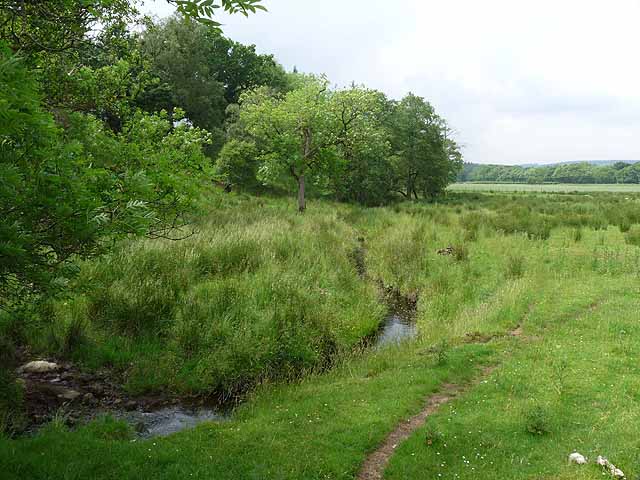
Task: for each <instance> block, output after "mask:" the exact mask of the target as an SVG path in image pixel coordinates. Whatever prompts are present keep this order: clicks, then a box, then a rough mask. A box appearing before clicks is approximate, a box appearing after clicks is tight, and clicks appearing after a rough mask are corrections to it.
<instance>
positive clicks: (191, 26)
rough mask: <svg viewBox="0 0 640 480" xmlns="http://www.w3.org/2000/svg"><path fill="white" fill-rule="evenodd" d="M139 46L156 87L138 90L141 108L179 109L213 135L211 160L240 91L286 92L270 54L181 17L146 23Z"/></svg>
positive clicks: (283, 80) (149, 109)
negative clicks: (230, 105)
mask: <svg viewBox="0 0 640 480" xmlns="http://www.w3.org/2000/svg"><path fill="white" fill-rule="evenodd" d="M140 48H141V50H142V54H143V57H144V58H145V59H146V61H148V62H149V64H150V66H151V67H150V69H151V71H152V72H153V74H155V75H156V76H157V77H158V78H159V79H160V83H159V84H158V85H157V86H155V87H153V88H147V89H145V90H144V91H143V92H141V94H140V95H139V104H140V105H141V106H143V107H144V108H145V109H146V110H148V111H157V110H160V109H165V110H167V111H172V110H173V108H175V107H176V106H179V107H181V108H183V109H184V110H185V112H186V116H187V118H188V119H189V121H191V122H192V123H193V124H194V125H196V126H198V127H200V128H203V129H206V130H207V131H209V132H211V133H212V135H213V137H214V138H213V140H214V141H213V146H212V147H211V148H210V149H209V150H208V153H209V155H210V156H211V157H215V155H216V154H217V152H218V151H219V150H220V148H221V147H222V144H223V142H224V135H223V125H224V121H225V110H226V108H227V106H228V105H229V104H231V103H235V102H237V101H238V98H239V95H240V94H241V93H242V92H243V91H246V90H248V89H250V88H254V87H257V86H261V85H265V86H268V87H269V88H272V89H274V90H275V91H280V90H284V89H286V88H287V80H286V75H285V72H284V69H283V68H282V67H281V66H280V65H279V64H278V63H277V62H276V61H275V60H274V58H273V56H271V55H259V54H257V53H256V51H255V46H245V45H242V44H240V43H238V42H234V41H232V40H230V39H228V38H226V37H224V36H223V35H222V34H221V33H220V32H219V31H218V29H216V28H212V27H211V26H208V25H203V24H201V23H195V22H190V21H188V19H184V18H181V17H176V16H174V17H171V18H169V19H167V20H165V21H163V22H161V23H159V24H158V25H153V24H148V25H147V29H146V31H145V32H144V33H143V35H142V38H141V41H140Z"/></svg>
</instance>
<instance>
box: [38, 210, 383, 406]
mask: <svg viewBox="0 0 640 480" xmlns="http://www.w3.org/2000/svg"><path fill="white" fill-rule="evenodd" d="M214 215H215V216H213V217H212V218H210V219H207V220H205V221H203V222H202V223H201V224H200V225H198V231H199V232H198V234H197V235H195V236H193V237H192V238H190V239H188V240H184V241H180V242H172V241H167V240H148V241H137V242H132V243H128V244H125V245H122V246H121V247H120V248H119V249H118V250H117V251H116V252H114V253H113V254H112V255H110V256H108V257H106V258H104V259H102V260H100V261H97V262H92V263H89V264H86V265H84V267H83V270H82V274H81V277H80V279H79V280H78V286H79V287H80V286H82V287H83V290H84V291H85V292H84V293H83V294H81V295H77V296H76V297H75V298H73V299H71V300H69V301H66V302H64V303H59V304H57V305H56V308H55V311H56V320H55V322H54V325H55V328H56V331H57V332H58V334H57V335H55V336H54V337H53V340H52V341H51V343H52V347H53V348H55V350H57V351H59V352H63V351H64V352H69V351H75V354H76V355H79V356H80V357H82V355H83V354H84V355H85V356H86V358H85V360H87V361H89V362H91V363H92V364H94V365H96V366H97V365H100V364H114V366H115V367H119V368H122V369H125V368H127V369H128V375H127V378H128V379H129V387H130V388H131V389H132V390H134V391H144V390H155V389H165V388H168V389H172V390H177V391H182V392H191V393H208V394H218V395H221V396H223V397H225V398H228V397H231V396H234V395H237V394H239V393H241V392H244V391H246V390H248V389H250V388H251V387H252V386H253V385H255V384H257V383H259V382H263V381H271V380H280V379H291V378H296V377H297V376H300V375H301V374H302V373H304V372H305V371H308V370H312V369H318V368H320V369H322V368H324V367H326V366H328V365H330V364H331V362H332V359H333V357H334V356H335V355H336V354H337V353H338V352H340V351H344V350H348V349H350V348H352V347H353V346H355V345H356V344H358V342H360V340H361V338H363V337H366V336H367V335H370V334H371V333H372V332H373V331H375V330H376V329H377V327H378V325H379V323H380V321H381V319H382V317H383V315H384V306H383V305H382V304H381V302H380V300H379V298H378V296H377V293H376V290H375V288H374V287H373V286H372V285H370V284H368V283H366V282H363V281H362V279H361V278H360V277H359V275H358V272H357V269H356V265H355V264H354V262H353V261H352V258H351V255H350V254H351V252H352V251H353V250H354V249H355V248H356V247H357V245H358V241H357V232H356V231H355V230H353V228H351V227H350V226H349V225H347V224H346V223H345V222H344V221H342V220H340V219H339V218H338V215H337V213H336V209H334V208H333V207H332V206H329V205H326V206H321V207H318V208H316V209H314V208H311V209H310V211H309V212H308V214H307V215H305V216H300V215H299V214H297V213H295V212H293V211H289V210H288V209H286V208H284V207H283V202H282V203H280V202H278V201H273V202H272V203H271V205H269V206H268V207H264V206H261V205H260V204H251V203H245V204H242V208H235V207H231V208H230V209H228V210H222V211H217V212H216V213H215V214H214ZM85 323H86V325H87V329H86V330H87V332H88V336H89V338H88V339H86V340H84V339H83V342H82V343H88V342H91V345H89V346H87V348H80V345H79V343H78V344H77V345H76V344H74V342H75V341H76V340H78V339H79V338H81V335H79V333H78V331H77V329H78V326H80V325H84V324H85ZM106 338H109V340H108V341H105V339H106ZM141 345H144V347H141ZM114 349H115V350H119V352H114V351H113V350H114ZM78 350H80V351H78ZM131 362H133V363H134V364H135V365H134V367H133V368H130V369H129V367H128V364H129V363H131ZM150 372H152V373H150Z"/></svg>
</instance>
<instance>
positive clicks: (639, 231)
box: [624, 226, 640, 247]
mask: <svg viewBox="0 0 640 480" xmlns="http://www.w3.org/2000/svg"><path fill="white" fill-rule="evenodd" d="M624 240H625V242H627V243H628V244H629V245H635V246H636V247H640V226H635V227H634V228H632V229H629V231H627V233H626V234H625V235H624Z"/></svg>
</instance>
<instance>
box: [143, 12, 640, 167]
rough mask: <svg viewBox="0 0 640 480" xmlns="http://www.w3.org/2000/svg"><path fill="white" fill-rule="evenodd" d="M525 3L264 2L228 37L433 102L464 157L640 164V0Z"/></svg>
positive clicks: (229, 20) (229, 23)
mask: <svg viewBox="0 0 640 480" xmlns="http://www.w3.org/2000/svg"><path fill="white" fill-rule="evenodd" d="M527 3H528V5H526V6H525V4H524V2H518V1H513V0H511V1H509V0H502V1H498V0H482V1H479V0H438V1H432V0H398V1H395V2H390V1H388V0H266V1H265V2H264V5H265V6H267V8H268V9H269V12H268V13H259V14H257V15H254V16H252V17H250V18H249V19H246V18H244V17H242V16H233V17H223V22H224V24H225V25H224V27H223V29H224V32H225V34H226V35H227V36H229V37H231V38H232V39H234V40H237V41H239V42H242V43H253V44H256V45H257V47H258V51H260V52H262V53H273V54H274V55H275V56H276V57H277V59H278V60H279V61H280V63H282V64H283V65H284V66H285V67H286V68H287V69H291V68H292V67H293V66H294V65H295V66H297V67H298V70H300V71H305V72H314V73H326V74H327V75H328V76H329V78H330V79H331V80H332V81H333V82H334V83H336V84H338V85H347V84H349V83H351V82H352V81H355V82H356V83H362V84H366V85H367V86H369V87H372V88H377V89H379V90H382V91H384V92H385V93H387V94H388V95H389V96H392V97H394V98H400V97H402V96H403V95H404V94H405V93H407V92H409V91H411V92H413V93H415V94H417V95H420V96H423V97H425V98H426V99H427V100H429V101H430V102H431V103H432V104H433V105H434V106H435V108H436V110H437V111H438V112H439V113H440V114H441V115H443V116H444V117H445V118H446V119H447V120H448V121H449V123H450V125H451V126H452V127H453V128H454V129H455V130H456V131H457V139H458V142H459V143H461V144H462V145H463V146H464V150H463V152H464V155H465V160H466V161H469V162H478V163H504V164H519V163H551V162H556V161H570V160H607V159H615V160H637V159H640V61H639V58H638V51H639V47H640V28H638V24H639V22H640V0H613V1H611V2H603V1H602V0H599V1H597V2H596V1H591V0H576V1H573V0H560V1H559V0H555V1H550V0H538V1H537V2H527ZM145 4H146V5H145V6H144V7H143V11H145V12H147V13H153V14H156V15H158V16H160V17H162V16H167V15H169V14H171V13H172V8H171V7H170V6H169V5H167V3H166V1H165V0H146V1H145ZM389 5H392V6H393V7H392V8H389Z"/></svg>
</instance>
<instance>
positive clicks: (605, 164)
mask: <svg viewBox="0 0 640 480" xmlns="http://www.w3.org/2000/svg"><path fill="white" fill-rule="evenodd" d="M458 181H459V182H499V183H575V184H584V183H601V184H612V183H640V161H639V160H623V161H619V160H592V161H576V162H560V163H555V164H549V165H536V164H533V165H481V164H477V163H465V164H464V167H463V169H462V171H461V172H460V174H459V176H458Z"/></svg>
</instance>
